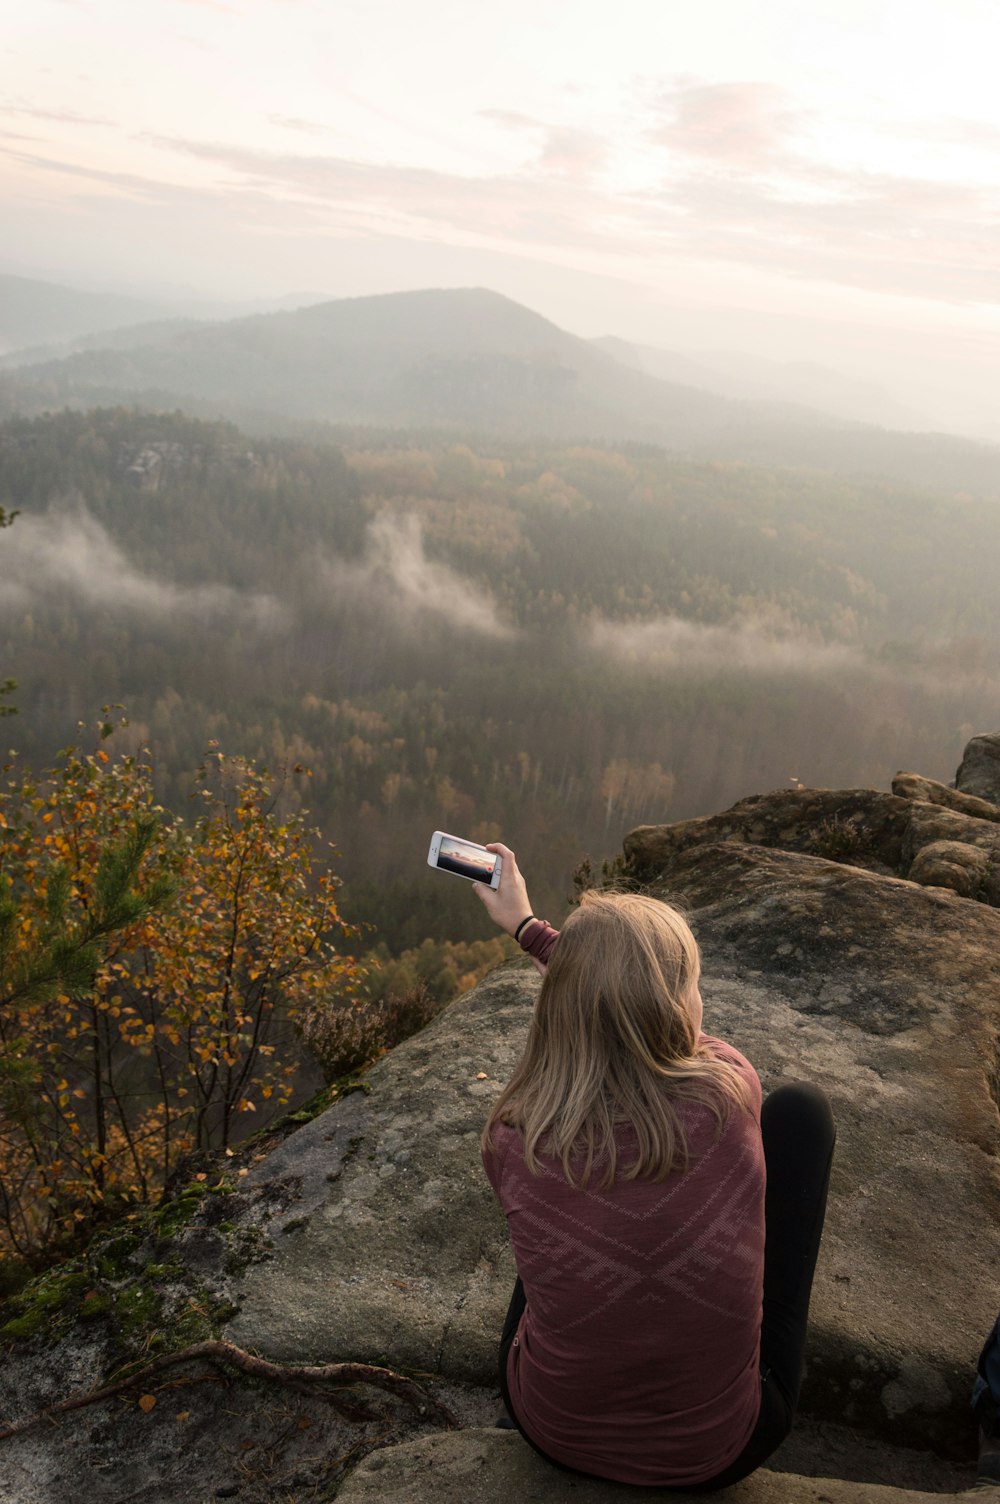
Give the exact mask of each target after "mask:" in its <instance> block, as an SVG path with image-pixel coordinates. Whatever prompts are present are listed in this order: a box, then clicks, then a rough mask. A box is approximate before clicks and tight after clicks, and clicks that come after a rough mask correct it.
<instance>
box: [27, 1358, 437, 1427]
mask: <svg viewBox="0 0 1000 1504" xmlns="http://www.w3.org/2000/svg"><path fill="white" fill-rule="evenodd" d="M195 1358H207V1359H208V1360H209V1361H210V1362H213V1363H229V1364H231V1366H232V1367H233V1368H238V1369H239V1370H240V1372H241V1373H246V1374H250V1375H251V1376H252V1377H253V1378H258V1379H272V1380H273V1381H274V1382H275V1383H277V1384H287V1385H288V1386H290V1387H291V1388H294V1389H299V1390H301V1389H303V1388H304V1387H306V1386H309V1392H310V1393H311V1392H313V1391H312V1388H311V1386H312V1385H315V1384H338V1385H339V1384H375V1385H377V1386H378V1388H380V1389H387V1390H388V1391H389V1392H390V1393H391V1394H396V1395H398V1396H399V1397H400V1399H403V1400H405V1401H406V1402H407V1404H408V1405H411V1406H412V1407H413V1409H414V1410H416V1411H417V1413H418V1414H420V1415H424V1414H427V1415H429V1416H433V1417H435V1418H436V1419H437V1420H438V1421H440V1423H441V1424H442V1425H444V1426H448V1427H449V1429H454V1428H455V1427H456V1426H457V1425H458V1421H457V1420H456V1419H455V1416H454V1415H453V1414H452V1413H451V1411H450V1410H449V1409H448V1407H447V1405H442V1404H441V1402H440V1401H439V1400H436V1399H434V1398H433V1397H432V1396H431V1395H429V1394H427V1393H425V1391H424V1390H423V1389H421V1388H420V1385H419V1384H415V1383H414V1382H413V1380H412V1379H407V1378H404V1377H403V1375H402V1374H401V1373H396V1372H394V1370H393V1369H391V1368H375V1367H374V1366H373V1365H372V1364H370V1363H320V1364H313V1365H305V1364H303V1365H301V1366H300V1365H298V1364H294V1363H271V1362H269V1360H268V1359H267V1358H258V1357H255V1356H254V1354H253V1353H248V1352H246V1351H245V1350H244V1349H243V1348H242V1347H237V1346H236V1345H235V1344H234V1343H232V1342H222V1341H210V1342H195V1343H193V1344H192V1345H191V1346H190V1347H184V1348H181V1350H180V1352H176V1353H165V1354H164V1355H163V1357H161V1358H154V1359H153V1361H152V1362H151V1363H147V1364H146V1365H145V1366H144V1367H143V1368H140V1369H137V1370H136V1372H135V1373H132V1374H129V1376H128V1377H127V1378H125V1379H118V1380H117V1382H116V1383H114V1384H105V1386H104V1388H103V1389H92V1390H91V1391H90V1393H89V1394H81V1395H77V1396H76V1398H75V1399H71V1400H60V1402H59V1404H58V1405H48V1406H46V1408H45V1409H44V1410H38V1411H36V1413H35V1414H34V1415H28V1416H26V1417H25V1418H24V1419H23V1420H19V1421H15V1422H14V1424H13V1425H12V1426H8V1427H7V1428H6V1430H3V1431H0V1441H6V1440H7V1438H8V1437H10V1436H17V1435H18V1434H19V1433H20V1432H21V1431H27V1430H28V1428H29V1427H30V1426H35V1425H37V1424H38V1422H39V1421H42V1420H50V1419H52V1418H54V1417H55V1416H57V1415H65V1414H66V1413H67V1412H68V1411H70V1410H80V1409H82V1408H83V1406H84V1405H93V1404H96V1403H97V1401H98V1400H107V1399H110V1398H111V1396H112V1395H115V1394H121V1393H122V1392H123V1391H124V1390H126V1389H131V1388H132V1387H133V1386H134V1385H136V1384H142V1383H145V1381H146V1380H147V1379H151V1378H153V1376H154V1375H155V1374H158V1373H162V1372H163V1370H164V1369H165V1368H170V1367H172V1366H173V1365H174V1364H175V1363H187V1362H190V1361H192V1360H193V1359H195ZM346 1408H348V1407H345V1409H346ZM352 1418H358V1417H357V1412H355V1415H354V1417H352Z"/></svg>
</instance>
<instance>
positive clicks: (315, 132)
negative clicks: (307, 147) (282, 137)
mask: <svg viewBox="0 0 1000 1504" xmlns="http://www.w3.org/2000/svg"><path fill="white" fill-rule="evenodd" d="M267 118H268V120H269V121H270V123H271V124H272V125H276V126H278V127H279V128H280V129H281V130H285V131H301V132H302V134H303V135H305V136H322V135H324V134H325V133H326V130H327V127H326V126H325V125H320V124H319V122H318V121H316V120H302V119H300V118H299V116H298V115H268V117H267Z"/></svg>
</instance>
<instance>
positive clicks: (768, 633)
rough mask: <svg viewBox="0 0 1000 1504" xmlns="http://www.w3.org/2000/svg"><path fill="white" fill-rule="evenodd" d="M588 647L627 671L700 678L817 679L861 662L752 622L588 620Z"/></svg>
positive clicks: (840, 649)
mask: <svg viewBox="0 0 1000 1504" xmlns="http://www.w3.org/2000/svg"><path fill="white" fill-rule="evenodd" d="M585 640H586V642H587V645H588V647H589V648H590V649H591V650H592V651H594V652H597V653H602V654H605V655H607V656H608V657H609V658H613V659H615V660H616V661H617V662H619V663H621V664H623V665H627V666H628V667H630V668H636V669H641V670H643V671H646V672H648V671H650V670H657V669H659V670H661V671H663V672H670V673H683V672H684V671H686V670H690V671H691V672H695V673H700V674H703V673H705V672H712V671H718V670H723V669H735V670H739V672H741V673H750V674H755V673H756V674H772V673H809V674H812V673H817V672H822V671H823V670H824V669H826V670H836V669H844V668H855V667H858V666H859V665H860V664H861V662H862V659H861V657H860V655H859V654H858V652H857V651H856V650H855V649H854V648H850V647H848V646H846V645H845V644H842V643H818V642H811V641H809V640H808V639H806V638H804V637H802V636H801V635H796V634H794V633H792V632H790V631H789V630H788V629H785V628H781V627H775V625H774V624H771V623H768V622H763V621H760V620H757V619H754V618H752V617H742V618H736V619H734V620H733V621H730V622H726V623H725V624H724V625H721V626H706V625H705V624H703V623H702V622H696V621H686V620H684V618H682V617H679V616H661V617H658V618H656V619H655V620H653V621H634V622H617V621H608V620H607V619H605V618H604V617H595V618H593V619H592V620H591V621H590V622H589V623H588V626H587V628H586V637H585Z"/></svg>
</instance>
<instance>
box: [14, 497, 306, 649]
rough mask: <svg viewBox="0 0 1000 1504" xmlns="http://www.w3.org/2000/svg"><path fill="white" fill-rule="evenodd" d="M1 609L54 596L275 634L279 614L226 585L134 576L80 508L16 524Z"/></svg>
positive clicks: (281, 621) (274, 605) (265, 600)
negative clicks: (224, 622)
mask: <svg viewBox="0 0 1000 1504" xmlns="http://www.w3.org/2000/svg"><path fill="white" fill-rule="evenodd" d="M3 567H4V574H3V578H2V579H0V609H6V610H8V611H10V610H29V609H31V608H32V607H34V606H36V605H37V604H38V603H39V602H40V601H44V600H45V599H46V598H51V597H52V596H53V595H54V594H56V593H58V594H60V595H62V596H66V595H69V596H70V597H71V598H73V599H74V600H77V601H79V602H82V603H83V604H85V605H88V606H99V607H100V608H101V609H102V610H105V611H108V612H115V611H126V612H131V613H133V614H134V615H144V616H148V617H157V618H161V619H162V618H170V617H178V616H180V617H184V618H186V619H187V620H197V621H204V622H206V623H207V622H217V621H220V620H223V619H225V620H227V621H229V622H232V621H233V620H236V621H238V622H239V623H240V624H241V625H242V626H252V627H257V628H260V629H263V630H277V629H280V628H282V627H284V626H286V625H287V620H288V615H287V612H286V610H285V607H284V606H282V605H281V604H280V602H279V601H277V600H276V599H275V598H274V597H273V596H270V595H259V594H254V595H247V594H244V593H242V592H240V591H236V590H233V589H232V588H231V587H230V586H228V585H217V584H211V585H175V584H172V583H171V582H169V581H167V580H158V579H155V578H154V577H153V576H152V575H148V574H144V573H143V572H142V571H141V570H139V569H136V568H135V566H134V565H133V564H131V563H130V562H129V560H128V559H127V558H126V557H125V554H124V552H123V551H122V549H121V548H120V547H119V545H118V544H117V543H116V542H115V540H114V539H113V538H112V537H111V535H110V534H109V533H108V532H107V531H106V529H105V528H103V527H102V526H101V524H100V523H99V522H98V521H97V519H96V518H95V517H92V516H91V514H90V513H89V512H87V511H86V510H85V509H83V508H80V509H79V510H76V511H73V512H66V511H63V512H46V513H42V514H41V515H38V516H31V515H29V516H25V515H22V516H20V517H18V519H17V524H16V526H15V527H13V528H12V529H11V530H10V532H9V533H7V534H6V535H5V537H4V545H3Z"/></svg>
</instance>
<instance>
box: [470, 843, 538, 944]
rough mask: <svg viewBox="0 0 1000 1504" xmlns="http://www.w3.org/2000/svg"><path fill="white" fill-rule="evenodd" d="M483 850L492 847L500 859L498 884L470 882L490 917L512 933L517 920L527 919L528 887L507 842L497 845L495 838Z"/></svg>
mask: <svg viewBox="0 0 1000 1504" xmlns="http://www.w3.org/2000/svg"><path fill="white" fill-rule="evenodd" d="M486 850H487V851H495V852H496V853H497V855H498V856H499V857H500V858H501V859H502V861H503V866H502V867H501V869H500V886H499V888H488V887H487V886H486V884H485V883H474V884H473V886H474V888H475V890H476V892H477V893H478V894H479V897H480V898H481V899H482V901H483V903H484V904H485V905H486V907H487V909H488V910H489V915H490V918H491V919H492V920H493V921H494V922H495V923H496V924H498V925H499V926H500V928H501V929H502V930H506V931H507V933H508V935H512V934H513V933H514V931H515V930H516V929H517V927H518V925H519V924H520V923H521V920H522V919H527V917H528V915H529V914H530V913H531V903H530V901H529V899H528V890H527V888H526V887H525V885H524V878H523V877H522V876H521V872H520V869H519V867H518V865H517V857H516V856H515V855H514V853H513V852H512V851H511V849H510V847H509V846H501V845H500V843H499V841H491V842H490V843H489V844H488V845H487V847H486Z"/></svg>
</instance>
